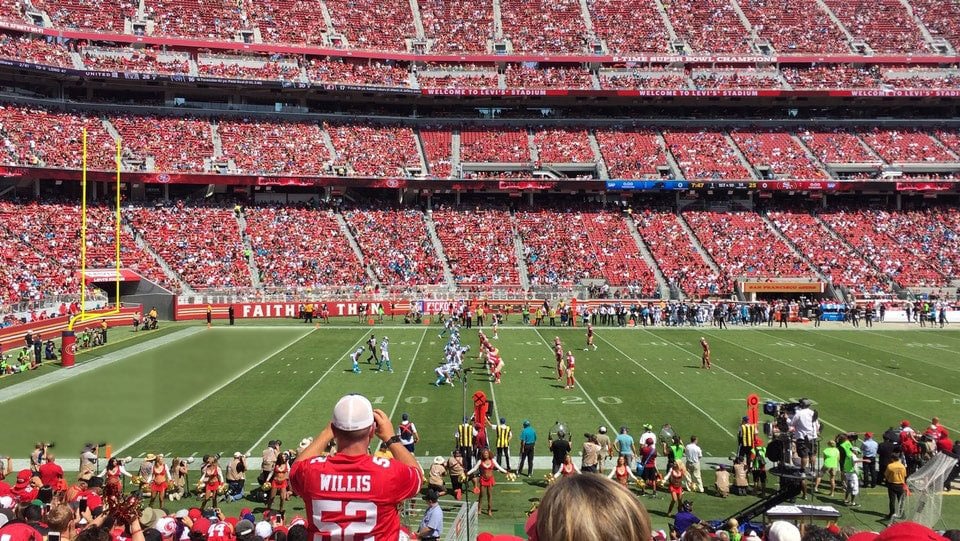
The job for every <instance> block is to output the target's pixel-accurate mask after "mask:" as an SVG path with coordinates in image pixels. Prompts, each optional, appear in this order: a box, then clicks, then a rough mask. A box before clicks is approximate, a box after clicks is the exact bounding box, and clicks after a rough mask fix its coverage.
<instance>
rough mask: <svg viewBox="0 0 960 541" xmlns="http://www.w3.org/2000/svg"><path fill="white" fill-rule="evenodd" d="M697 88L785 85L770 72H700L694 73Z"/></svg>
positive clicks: (739, 70)
mask: <svg viewBox="0 0 960 541" xmlns="http://www.w3.org/2000/svg"><path fill="white" fill-rule="evenodd" d="M692 79H693V84H694V86H696V87H697V88H700V89H704V88H712V89H728V88H781V87H782V86H783V85H782V83H781V81H780V77H779V76H778V75H777V72H776V71H770V70H763V71H760V70H752V69H750V70H747V69H725V70H700V71H694V72H693V73H692Z"/></svg>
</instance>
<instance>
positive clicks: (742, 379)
mask: <svg viewBox="0 0 960 541" xmlns="http://www.w3.org/2000/svg"><path fill="white" fill-rule="evenodd" d="M643 331H644V332H645V333H647V334H649V335H650V336H653V337H655V338H657V339H660V340H662V339H663V337H662V336H660V335H658V334H656V333H654V332H651V331H648V330H647V329H643ZM705 333H706V331H705ZM706 334H709V333H706ZM671 345H673V347H675V348H677V349H679V350H680V351H682V352H684V353H686V354H688V355H690V356H691V357H693V358H694V359H699V358H700V356H699V355H697V354H696V353H694V352H692V351H690V350H688V349H686V348H684V347H681V346H678V345H677V344H674V343H672V342H671ZM713 366H715V367H717V368H718V369H719V370H720V371H721V372H723V373H725V374H729V375H731V376H733V377H735V378H737V379H738V380H740V381H742V382H744V383H746V384H747V385H749V386H751V387H753V388H754V389H756V390H758V391H760V392H761V393H763V394H764V395H766V397H767V398H772V399H774V400H778V401H780V402H786V400H784V399H783V398H780V397H779V396H777V395H775V394H773V393H772V392H770V391H768V390H766V389H764V388H763V387H761V386H759V385H757V384H756V383H754V382H752V381H750V380H748V379H745V378H743V377H741V376H740V375H739V374H736V373H734V372H731V371H730V370H727V369H726V368H724V367H722V366H720V365H718V364H717V363H713ZM761 373H762V372H761ZM777 375H780V373H779V372H778V373H777ZM736 400H742V399H741V398H737V399H736ZM820 422H821V423H823V424H825V425H827V426H829V427H831V428H834V429H836V430H837V431H838V432H846V430H844V429H842V428H840V427H839V426H837V425H835V424H833V423H830V422H827V421H826V420H824V419H823V417H820Z"/></svg>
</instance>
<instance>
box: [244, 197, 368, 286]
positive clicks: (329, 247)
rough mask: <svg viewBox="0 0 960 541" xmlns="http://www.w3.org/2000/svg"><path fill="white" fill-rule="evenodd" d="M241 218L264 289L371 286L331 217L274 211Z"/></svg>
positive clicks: (251, 210)
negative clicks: (245, 223)
mask: <svg viewBox="0 0 960 541" xmlns="http://www.w3.org/2000/svg"><path fill="white" fill-rule="evenodd" d="M244 214H245V217H246V222H247V230H246V233H247V236H248V238H249V239H250V245H251V247H252V248H253V256H254V260H255V261H256V263H257V269H258V270H259V271H260V280H261V282H262V283H263V285H264V286H266V287H270V288H287V287H299V288H311V287H318V286H324V285H344V286H354V285H355V286H363V285H364V284H366V283H367V282H368V281H369V280H368V278H367V275H366V273H365V272H364V270H363V265H362V264H361V263H360V261H359V260H358V259H357V256H356V254H355V253H354V252H353V249H352V248H351V246H350V242H349V240H347V238H346V237H345V236H344V234H343V231H341V229H340V224H339V223H338V222H337V219H336V217H335V215H334V214H333V211H331V210H327V209H312V208H306V207H297V206H288V205H277V206H255V207H248V208H246V210H245V212H244Z"/></svg>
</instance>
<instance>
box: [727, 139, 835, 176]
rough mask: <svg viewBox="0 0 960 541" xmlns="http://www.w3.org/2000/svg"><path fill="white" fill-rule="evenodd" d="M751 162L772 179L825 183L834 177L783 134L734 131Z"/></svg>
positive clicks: (741, 148)
mask: <svg viewBox="0 0 960 541" xmlns="http://www.w3.org/2000/svg"><path fill="white" fill-rule="evenodd" d="M730 137H731V138H732V139H733V141H734V142H735V143H736V144H737V146H738V147H740V151H741V152H743V154H744V156H746V158H747V160H748V161H749V162H750V163H751V164H752V165H753V166H754V167H755V168H758V169H764V170H766V171H767V175H766V176H767V177H769V178H786V179H810V180H822V179H827V178H830V177H829V175H827V172H826V171H824V170H823V169H821V168H820V167H819V166H818V165H817V164H816V163H814V161H813V160H812V159H811V158H810V157H808V156H807V154H806V152H804V149H803V148H802V147H801V146H800V145H799V144H798V143H797V142H796V141H794V140H793V138H792V137H790V135H789V134H787V133H785V132H782V131H759V130H754V131H742V130H734V131H731V132H730Z"/></svg>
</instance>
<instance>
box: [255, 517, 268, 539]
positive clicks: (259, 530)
mask: <svg viewBox="0 0 960 541" xmlns="http://www.w3.org/2000/svg"><path fill="white" fill-rule="evenodd" d="M254 532H256V534H257V535H258V536H260V537H262V538H263V539H267V538H268V537H270V536H271V535H273V526H271V525H270V523H269V522H267V521H265V520H261V521H260V522H258V523H257V526H256V528H255V529H254Z"/></svg>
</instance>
